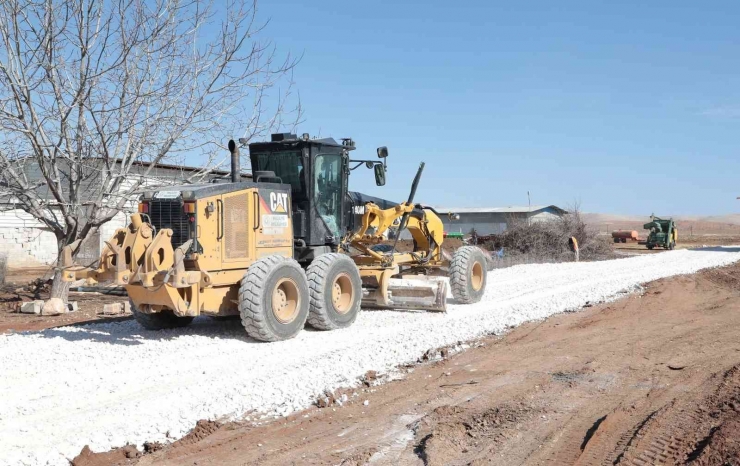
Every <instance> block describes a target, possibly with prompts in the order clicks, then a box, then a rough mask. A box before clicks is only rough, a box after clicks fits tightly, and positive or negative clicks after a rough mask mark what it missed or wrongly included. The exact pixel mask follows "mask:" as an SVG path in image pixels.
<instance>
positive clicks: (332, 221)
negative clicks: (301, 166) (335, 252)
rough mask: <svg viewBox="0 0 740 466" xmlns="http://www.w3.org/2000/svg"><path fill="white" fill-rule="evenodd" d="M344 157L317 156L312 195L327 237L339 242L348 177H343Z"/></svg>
mask: <svg viewBox="0 0 740 466" xmlns="http://www.w3.org/2000/svg"><path fill="white" fill-rule="evenodd" d="M343 165H344V164H343V160H342V155H341V154H338V153H323V154H319V155H317V156H316V159H315V161H314V170H313V186H312V194H313V201H314V205H315V206H316V211H317V213H318V216H319V218H320V219H321V220H322V222H323V223H324V224H325V225H326V228H327V235H328V236H333V237H334V238H335V240H336V241H339V239H340V238H341V236H342V235H343V233H344V232H343V231H342V225H343V223H342V221H343V217H344V212H343V208H342V206H343V202H344V195H343V193H344V191H345V185H344V183H346V179H345V178H346V177H345V176H343V173H344V171H343V170H344V166H343Z"/></svg>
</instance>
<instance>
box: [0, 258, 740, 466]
mask: <svg viewBox="0 0 740 466" xmlns="http://www.w3.org/2000/svg"><path fill="white" fill-rule="evenodd" d="M738 260H740V248H710V249H703V250H699V251H689V250H679V251H672V252H666V253H661V254H651V255H645V256H640V257H634V258H629V259H619V260H611V261H604V262H591V263H584V262H582V263H578V264H575V263H569V264H544V265H523V266H517V267H513V268H509V269H504V270H498V271H494V272H491V273H490V274H489V286H488V288H487V290H486V293H485V297H484V299H483V301H482V302H480V303H478V304H475V305H468V306H462V305H455V304H454V303H451V304H449V305H448V312H447V313H446V314H437V313H427V312H390V311H363V312H362V313H361V314H360V316H359V318H358V319H357V322H356V323H355V324H354V325H353V326H352V327H350V328H348V329H345V330H340V331H333V332H317V331H311V330H308V329H307V330H306V331H304V332H301V333H300V334H299V336H298V337H297V338H295V339H293V340H290V341H285V342H279V343H267V344H266V343H257V342H255V341H253V340H250V339H249V338H247V337H246V335H245V333H244V331H243V330H242V328H241V327H240V325H239V322H238V321H227V322H223V321H214V320H211V319H208V318H199V319H196V320H195V321H194V323H193V324H192V325H191V326H189V327H187V328H183V329H177V330H172V331H163V332H149V331H145V330H143V329H142V328H140V327H139V326H138V325H137V324H136V323H135V322H133V321H127V322H121V323H109V324H95V325H88V326H84V327H65V328H56V329H49V330H45V331H41V332H29V333H24V334H11V335H2V336H0V361H2V364H1V365H0V393H2V396H0V464H12V465H16V464H45V463H50V464H59V465H63V464H69V463H68V459H70V458H72V457H74V456H75V455H76V454H77V453H79V451H80V450H81V448H82V447H83V446H84V445H90V447H91V448H92V449H93V450H94V451H102V450H107V449H109V448H111V447H118V446H122V445H125V444H127V443H134V444H139V445H140V444H142V443H143V442H144V441H162V442H166V441H171V440H173V439H175V438H178V437H180V436H182V435H184V434H185V433H186V432H187V431H188V430H190V429H191V428H192V427H193V426H194V425H195V423H196V421H198V420H199V419H216V418H241V417H243V416H245V415H252V416H253V415H254V413H272V414H279V415H286V414H289V413H291V412H293V411H296V410H300V409H303V408H305V407H307V406H309V405H310V404H311V403H312V402H314V401H315V400H316V398H317V395H319V394H320V393H322V392H324V390H326V389H329V390H333V389H335V388H337V387H340V386H349V385H354V384H356V383H357V380H358V378H359V377H360V376H362V375H363V374H364V373H365V372H367V371H368V370H376V371H380V372H383V371H390V370H392V369H393V368H394V367H396V366H398V365H399V364H404V363H408V362H413V361H416V360H417V359H418V358H419V357H420V356H421V355H422V354H424V352H425V351H426V350H428V349H430V348H436V347H441V346H445V345H449V344H452V343H455V342H457V341H459V340H470V339H473V338H476V337H479V336H481V335H484V334H491V333H501V332H503V331H505V330H506V329H507V328H509V327H513V326H516V325H519V324H521V323H523V322H526V321H530V320H534V319H542V318H544V317H547V316H550V315H552V314H555V313H559V312H563V311H568V310H575V309H579V308H581V307H582V306H583V305H584V304H586V303H588V302H590V303H595V302H600V301H605V300H610V299H614V298H615V297H617V296H619V295H620V294H622V293H625V292H630V291H633V290H635V289H636V288H637V287H638V286H639V285H640V284H641V283H645V282H649V281H652V280H655V279H658V278H663V277H667V276H671V275H678V274H686V273H692V272H695V271H697V270H700V269H703V268H708V267H715V266H722V265H727V264H730V263H733V262H735V261H738ZM168 435H169V437H168Z"/></svg>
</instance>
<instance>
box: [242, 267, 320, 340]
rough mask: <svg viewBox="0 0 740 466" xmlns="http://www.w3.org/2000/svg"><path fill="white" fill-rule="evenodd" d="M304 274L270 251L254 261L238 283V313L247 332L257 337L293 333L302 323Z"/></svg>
mask: <svg viewBox="0 0 740 466" xmlns="http://www.w3.org/2000/svg"><path fill="white" fill-rule="evenodd" d="M308 304H309V293H308V283H307V281H306V274H305V272H304V271H303V269H302V268H301V266H300V265H298V262H296V261H295V260H293V259H291V258H288V257H283V256H278V255H273V256H267V257H263V258H262V259H260V260H258V261H256V262H255V263H253V264H252V265H251V266H249V269H248V270H247V273H245V274H244V277H243V278H242V280H241V284H240V287H239V314H240V315H241V321H242V325H243V326H244V328H245V329H246V331H247V334H248V335H249V336H250V337H252V338H254V339H255V340H260V341H280V340H288V339H290V338H293V337H295V336H296V335H297V334H298V332H300V331H301V329H302V328H303V327H304V326H305V324H306V318H307V317H308Z"/></svg>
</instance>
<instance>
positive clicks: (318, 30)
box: [259, 0, 740, 215]
mask: <svg viewBox="0 0 740 466" xmlns="http://www.w3.org/2000/svg"><path fill="white" fill-rule="evenodd" d="M498 3H499V2H491V1H465V2H449V1H445V2H438V1H430V2H391V1H374V2H346V1H344V2H339V1H336V2H334V1H322V2H305V1H295V2H293V1H287V0H285V1H283V0H273V1H266V0H263V1H262V2H261V3H260V4H259V16H260V18H261V19H268V18H269V19H270V23H269V25H268V27H267V29H266V31H265V33H264V35H263V37H269V38H271V39H273V40H274V42H275V43H276V45H277V46H278V48H279V50H281V51H283V52H285V51H291V52H292V53H297V54H303V59H302V61H301V62H300V64H299V65H298V68H297V69H296V72H295V81H296V85H297V88H298V89H299V91H300V95H301V100H302V104H303V108H304V110H305V122H304V123H303V124H302V125H301V127H300V128H299V129H298V131H299V132H308V133H310V134H311V135H315V134H319V133H320V134H321V136H332V137H335V138H337V139H338V138H340V137H352V138H353V139H354V140H355V141H356V143H357V146H358V150H357V151H355V152H354V155H355V156H358V157H359V156H364V157H375V148H376V147H377V146H379V145H387V146H388V148H389V151H390V157H389V159H388V164H389V171H388V184H387V185H386V186H385V187H384V188H377V187H375V185H374V183H373V181H372V180H373V176H372V172H371V171H370V170H364V169H363V170H357V171H356V172H353V175H352V178H351V188H353V189H356V190H360V191H363V192H366V193H368V194H373V195H378V196H380V197H384V198H387V199H393V200H402V199H404V198H405V197H406V196H407V193H408V189H409V186H410V183H411V180H412V178H413V176H414V172H415V170H416V168H417V167H418V164H419V162H421V161H425V162H426V169H425V172H424V177H423V178H422V182H421V185H420V188H419V192H418V195H417V199H418V201H420V202H424V203H427V204H432V205H438V206H471V207H473V206H503V205H512V204H520V205H522V204H523V205H526V203H527V191H530V192H531V197H532V203H533V204H558V205H562V206H567V205H569V204H572V203H573V202H574V201H580V203H581V208H582V209H583V210H584V211H588V212H604V213H615V214H644V215H649V214H650V213H652V212H655V213H656V214H658V215H661V214H671V215H705V214H706V215H710V214H723V213H733V212H737V211H740V201H738V200H736V199H735V198H736V196H737V195H740V182H739V181H738V176H739V174H740V157H738V148H739V147H740V145H739V144H738V142H739V140H740V27H738V25H739V24H740V2H711V3H710V2H684V1H673V2H658V1H652V2H644V1H640V2H612V3H611V4H607V2H565V1H560V2H509V3H508V4H506V5H502V4H498ZM525 3H526V4H525ZM617 3H618V4H617Z"/></svg>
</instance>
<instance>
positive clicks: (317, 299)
mask: <svg viewBox="0 0 740 466" xmlns="http://www.w3.org/2000/svg"><path fill="white" fill-rule="evenodd" d="M229 149H230V151H231V155H232V180H231V182H229V183H211V184H201V185H186V186H171V187H165V188H161V189H155V190H151V191H147V192H145V193H144V195H143V196H142V198H141V200H140V203H139V209H138V213H136V214H133V215H132V216H131V223H130V224H129V225H128V226H127V227H126V228H123V229H120V230H118V231H117V232H116V233H115V234H114V235H113V237H112V238H110V240H108V241H106V242H105V247H104V248H103V251H102V253H101V257H100V260H99V263H98V267H97V268H95V269H91V268H83V267H78V266H76V265H74V261H73V256H74V253H75V252H76V249H77V248H78V247H79V242H76V243H73V244H71V245H69V246H68V247H67V248H66V249H65V250H64V252H63V254H64V256H63V261H62V266H63V270H64V273H63V279H64V280H67V281H73V280H78V279H81V278H86V279H88V281H90V282H113V283H115V284H118V285H120V286H123V287H125V289H126V291H127V292H128V295H129V297H130V300H131V304H132V306H131V307H132V312H133V314H134V317H135V318H136V320H137V321H139V323H141V324H142V326H144V327H145V328H148V329H163V328H172V327H178V326H184V325H187V324H189V323H190V322H191V321H192V319H193V318H194V317H196V316H198V315H201V314H203V315H210V316H228V315H239V316H240V317H241V321H242V324H243V325H244V327H245V329H246V331H247V333H248V334H249V335H250V336H252V337H253V338H255V339H257V340H262V341H277V340H283V339H287V338H291V337H293V336H295V335H296V334H297V333H298V332H299V331H300V330H301V329H302V328H303V327H304V325H305V324H306V323H308V324H309V325H311V326H313V327H315V328H317V329H321V330H332V329H339V328H343V327H347V326H349V325H351V324H352V323H353V322H354V321H355V319H356V317H357V314H358V312H359V311H360V308H361V306H362V307H380V308H387V309H425V310H432V311H444V310H445V309H446V295H447V280H445V278H444V276H445V275H448V276H449V282H450V285H451V288H452V294H453V296H454V297H455V298H456V299H457V300H458V301H459V302H462V303H471V302H475V301H478V300H480V299H481V296H482V295H483V292H484V290H485V285H486V260H485V256H484V253H483V252H482V251H481V250H479V249H478V248H475V247H462V248H460V249H458V250H457V251H456V252H455V254H454V256H453V257H451V258H450V257H445V254H444V253H443V250H442V241H443V230H442V222H441V220H440V219H439V216H438V215H437V214H436V213H435V212H434V209H431V208H429V207H425V206H422V205H420V204H414V202H413V198H414V196H415V192H416V187H417V186H418V184H419V180H420V178H421V174H422V170H423V164H422V166H421V167H420V169H419V171H418V173H417V176H416V178H415V179H414V183H413V187H412V190H411V195H410V196H409V199H408V200H407V201H406V202H403V203H400V204H392V203H389V202H387V201H383V200H380V199H377V198H373V199H375V200H376V201H377V203H375V202H367V200H368V197H367V196H364V195H360V194H359V193H351V192H349V191H348V190H347V186H348V178H349V174H350V172H351V171H352V170H353V169H354V168H357V167H359V166H361V165H365V166H367V167H369V168H373V169H374V171H375V175H376V182H377V184H378V185H382V184H384V182H385V169H386V162H385V158H386V157H387V155H388V152H387V149H385V148H381V149H379V150H378V155H379V159H380V160H379V161H373V160H351V159H350V157H349V151H350V150H352V149H354V143H353V142H352V141H351V140H343V141H342V143H341V144H338V143H336V142H335V141H334V140H333V139H321V140H316V139H309V138H308V136H307V135H304V137H303V138H301V139H298V138H297V137H295V136H294V135H284V134H281V135H273V138H272V141H270V142H266V143H255V144H250V145H249V151H250V158H251V161H252V173H253V177H254V178H253V181H252V182H240V181H238V180H239V171H240V170H239V147H238V146H237V144H236V143H235V142H234V141H230V142H229ZM353 163H355V166H354V167H353V166H352V164H353ZM358 163H359V164H358ZM357 199H362V200H363V203H362V204H361V205H360V204H358V203H357V202H356V200H357ZM379 204H380V205H379ZM390 228H395V229H396V230H398V232H399V233H401V232H403V231H408V233H409V234H410V237H411V238H412V239H413V243H414V250H413V251H409V252H397V251H396V249H397V243H394V244H392V245H388V244H381V243H382V241H383V238H384V237H383V232H384V231H386V230H388V229H390ZM396 241H398V237H396Z"/></svg>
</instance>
